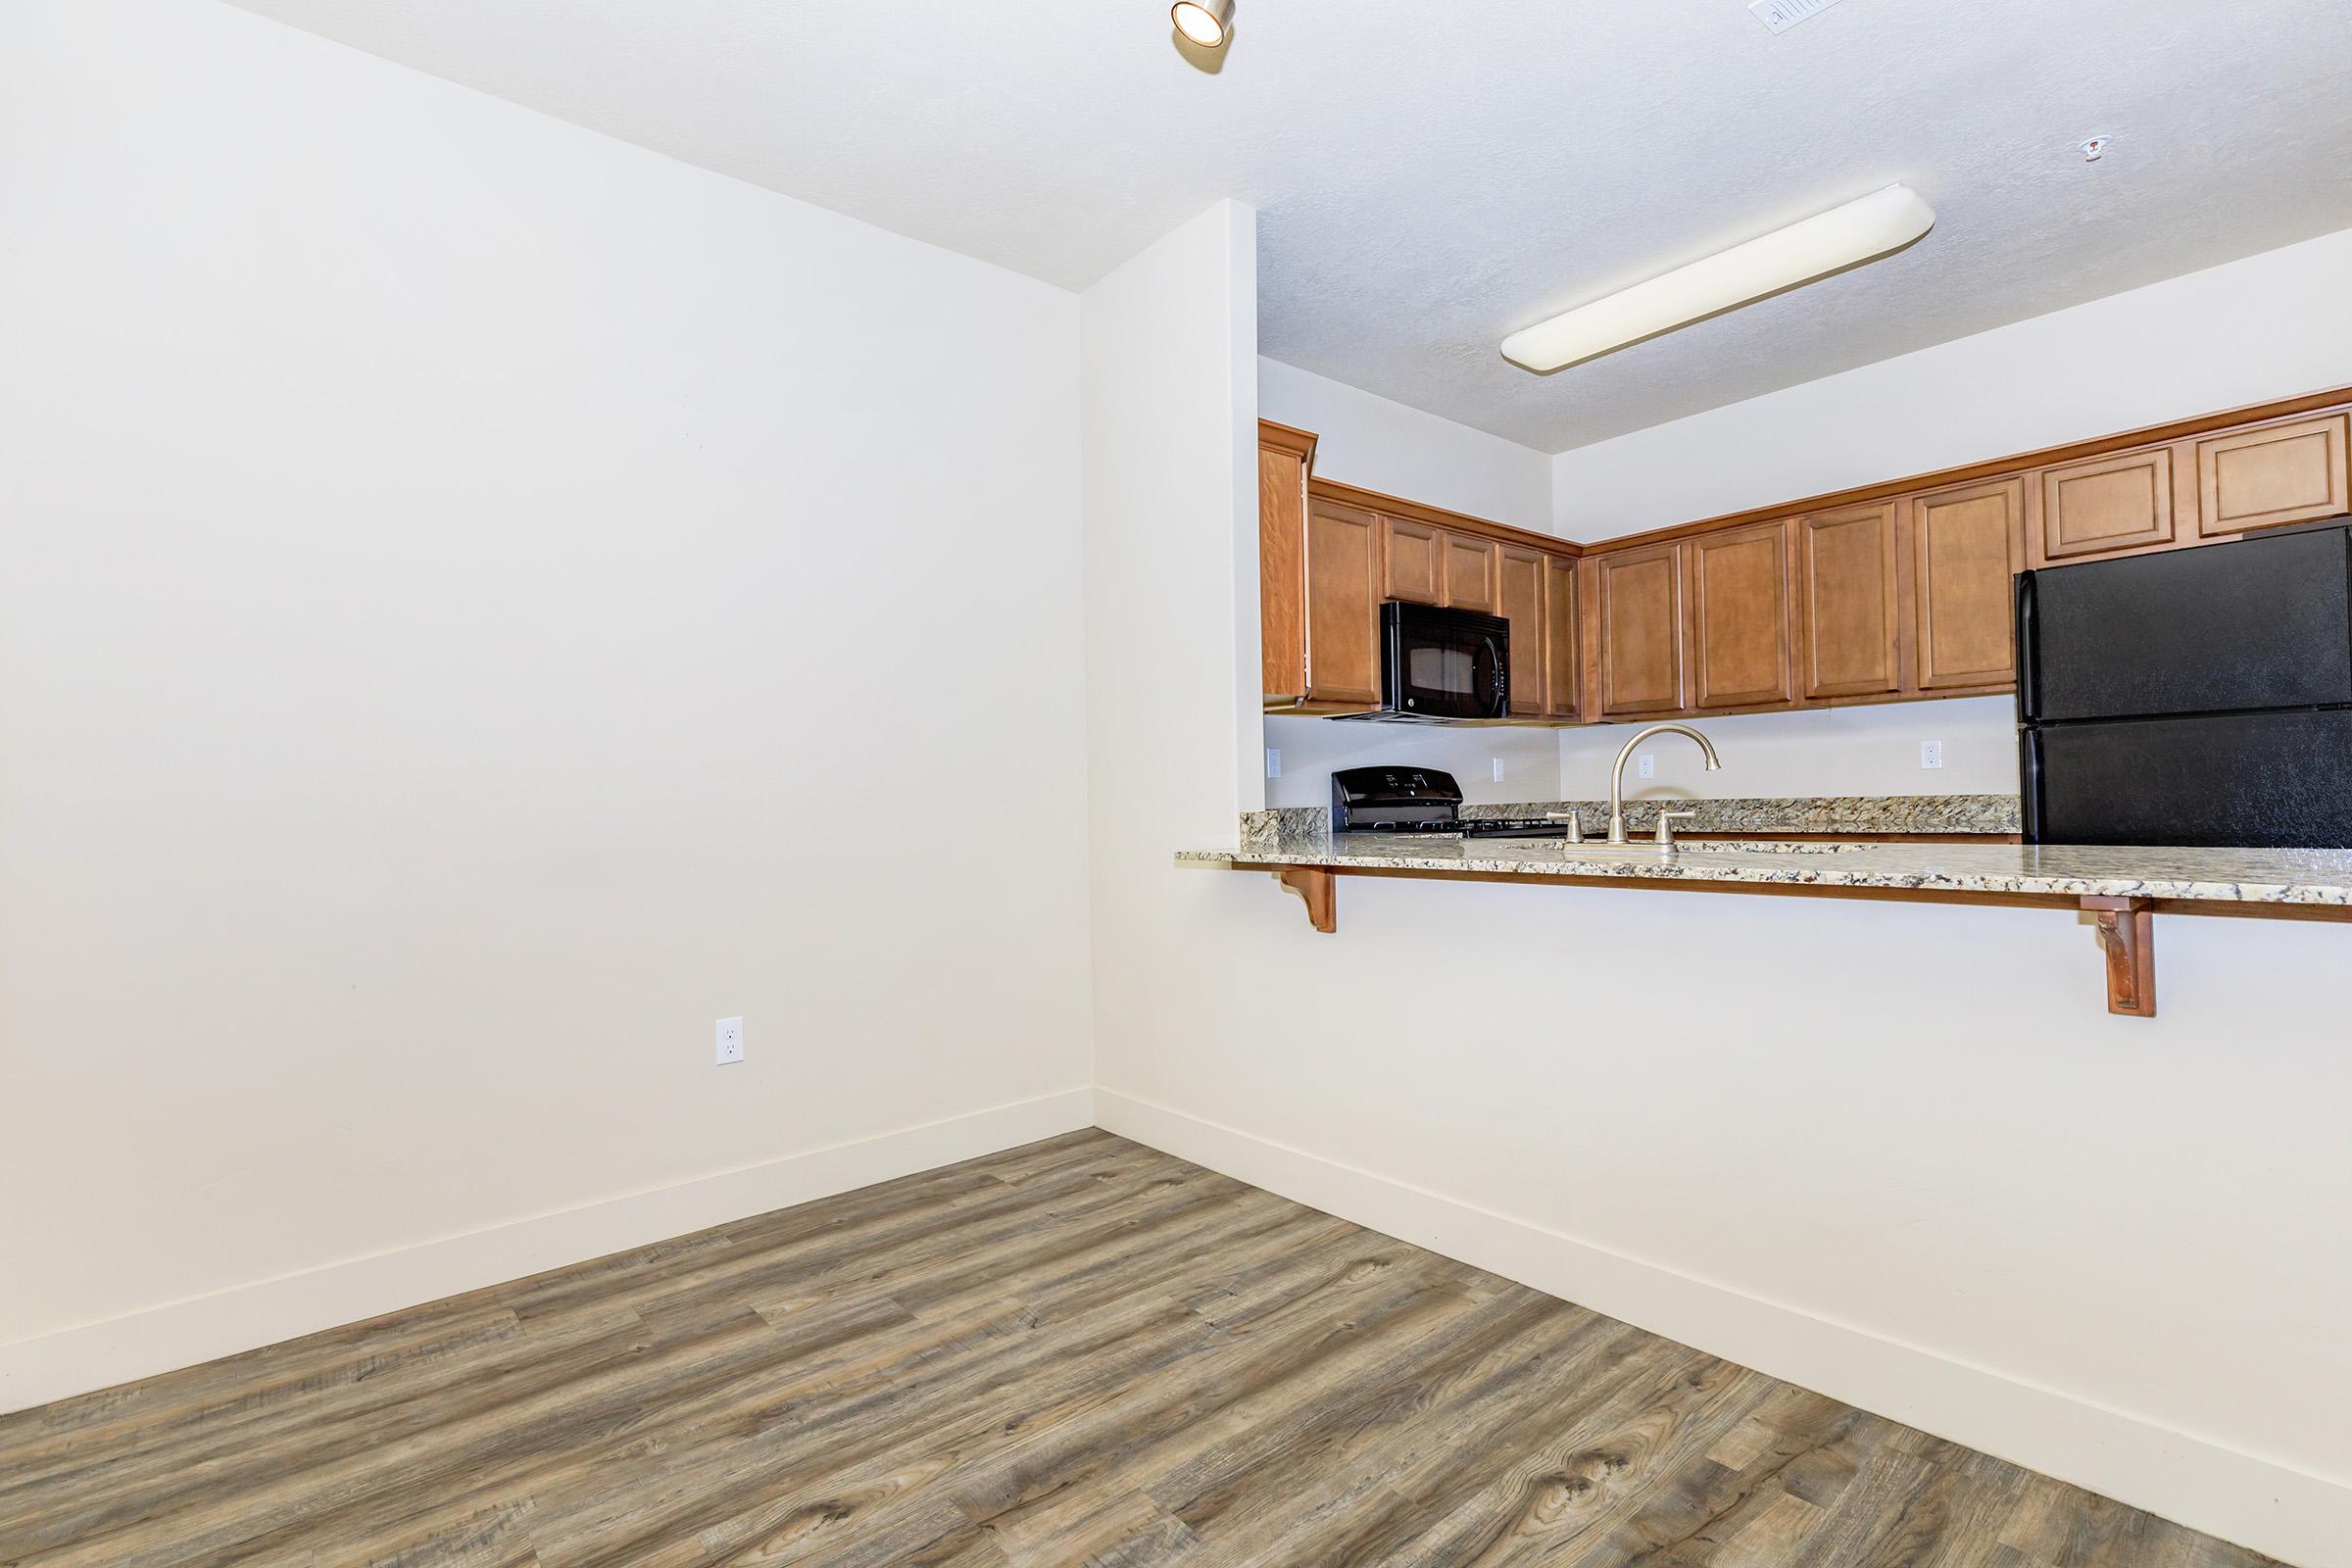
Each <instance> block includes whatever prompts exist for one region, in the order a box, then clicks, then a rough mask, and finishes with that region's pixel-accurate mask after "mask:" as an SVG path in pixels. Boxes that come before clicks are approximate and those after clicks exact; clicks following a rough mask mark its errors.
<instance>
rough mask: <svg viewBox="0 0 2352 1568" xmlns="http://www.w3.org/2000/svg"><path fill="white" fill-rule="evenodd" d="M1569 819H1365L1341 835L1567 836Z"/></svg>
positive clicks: (1524, 817) (1463, 837)
mask: <svg viewBox="0 0 2352 1568" xmlns="http://www.w3.org/2000/svg"><path fill="white" fill-rule="evenodd" d="M1567 831H1568V824H1567V822H1566V821H1564V820H1563V821H1558V822H1554V821H1551V820H1549V819H1547V818H1538V817H1529V816H1480V817H1470V818H1465V819H1462V820H1458V821H1452V822H1363V823H1359V824H1357V825H1355V826H1352V827H1347V828H1342V829H1341V830H1340V836H1341V837H1345V836H1346V835H1348V834H1349V833H1414V834H1420V833H1429V834H1445V835H1446V836H1447V837H1450V838H1460V839H1534V838H1560V837H1563V836H1565V835H1566V833H1567Z"/></svg>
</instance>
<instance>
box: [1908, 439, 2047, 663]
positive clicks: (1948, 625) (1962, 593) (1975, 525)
mask: <svg viewBox="0 0 2352 1568" xmlns="http://www.w3.org/2000/svg"><path fill="white" fill-rule="evenodd" d="M1909 506H1910V509H1911V556H1912V573H1913V575H1912V594H1913V599H1914V603H1915V609H1914V611H1913V614H1914V617H1915V620H1916V623H1917V629H1916V639H1915V648H1916V652H1915V654H1914V656H1913V661H1912V668H1913V680H1912V684H1913V686H1914V687H1915V688H1916V689H1917V690H1919V691H1923V692H1938V691H1951V690H1955V689H1960V688H1969V687H1976V688H1984V687H1998V686H2008V685H2013V684H2014V683H2015V682H2016V680H2017V635H2016V619H2015V613H2014V609H2013V607H2014V605H2015V603H2016V593H2017V588H2016V576H2017V573H2018V572H2019V571H2020V570H2021V569H2022V568H2023V567H2024V566H2025V564H2026V562H2025V555H2026V551H2025V543H2026V482H2025V481H2024V480H2023V479H1994V480H1991V481H1990V482H1988V483H1985V484H1971V485H1958V486H1955V487H1954V488H1952V489H1949V490H1932V491H1930V492H1929V493H1927V494H1926V495H1923V496H1914V497H1912V498H1910V501H1909Z"/></svg>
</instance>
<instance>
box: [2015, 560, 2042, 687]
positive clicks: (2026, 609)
mask: <svg viewBox="0 0 2352 1568" xmlns="http://www.w3.org/2000/svg"><path fill="white" fill-rule="evenodd" d="M2040 631H2041V627H2040V622H2039V619H2038V616H2037V613H2036V612H2035V608H2034V573H2032V572H2031V571H2021V572H2019V573H2018V574H2017V716H2018V721H2019V722H2020V723H2028V724H2030V723H2032V722H2033V721H2034V720H2035V719H2037V718H2039V717H2040V716H2041V693H2040V691H2039V690H2038V689H2037V686H2038V682H2037V681H2036V680H2035V675H2036V673H2037V670H2036V667H2035V665H2036V662H2035V660H2034V645H2035V643H2036V642H2038V641H2039V639H2040Z"/></svg>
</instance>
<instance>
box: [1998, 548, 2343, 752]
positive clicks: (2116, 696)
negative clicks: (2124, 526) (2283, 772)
mask: <svg viewBox="0 0 2352 1568" xmlns="http://www.w3.org/2000/svg"><path fill="white" fill-rule="evenodd" d="M2347 548H2348V547H2347V532H2346V530H2345V529H2343V528H2340V527H2336V528H2326V529H2320V530H2316V531H2312V532H2303V533H2289V534H2278V535H2274V536H2272V537H2270V538H2264V539H2246V540H2241V541H2239V542H2238V543H2236V544H2228V545H2206V546H2202V547H2200V548H2198V549H2194V550H2173V551H2166V552H2163V553H2161V554H2157V555H2151V556H2131V557H2128V558H2126V559H2124V560H2122V561H2091V562H2084V563H2082V564H2080V565H2073V566H2049V567H2044V568H2042V569H2041V570H2039V571H2035V572H2032V573H2029V574H2028V578H2027V580H2026V581H2025V582H2024V583H2022V584H2021V586H2020V590H2019V592H2020V603H2019V625H2018V631H2019V636H2020V638H2021V639H2026V640H2027V643H2026V646H2025V648H2024V649H2023V657H2022V659H2021V672H2020V673H2021V680H2020V693H2019V696H2020V704H2021V707H2022V709H2023V711H2024V713H2025V716H2026V717H2028V718H2030V719H2039V720H2044V721H2049V720H2057V719H2069V718H2124V717H2135V716H2139V715H2143V714H2155V713H2211V712H2223V711H2233V710H2246V709H2261V708H2306V707H2316V706H2319V705H2322V704H2327V703H2352V568H2348V561H2347Z"/></svg>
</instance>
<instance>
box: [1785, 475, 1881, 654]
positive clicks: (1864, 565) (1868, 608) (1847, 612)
mask: <svg viewBox="0 0 2352 1568" xmlns="http://www.w3.org/2000/svg"><path fill="white" fill-rule="evenodd" d="M1900 581H1901V577H1900V567H1899V565H1898V564H1897V546H1896V532H1895V504H1894V503H1893V502H1891V501H1874V502H1871V503H1870V504H1868V505H1866V506H1859V507H1845V508H1841V509H1840V510H1838V511H1836V512H1819V513H1815V514H1814V515H1812V516H1810V517H1799V518H1798V519H1797V522H1796V605H1797V617H1798V621H1799V623H1800V625H1801V626H1802V627H1803V630H1804V638H1803V648H1804V666H1803V680H1802V683H1801V685H1802V689H1803V691H1804V694H1805V695H1806V696H1807V697H1878V696H1883V695H1885V694H1886V693H1888V692H1897V691H1900V690H1902V685H1903V665H1902V654H1901V646H1902V645H1901V636H1900V633H1901V626H1900V620H1901V609H1900V601H1901V590H1900V588H1899V587H1898V584H1899V583H1900Z"/></svg>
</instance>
